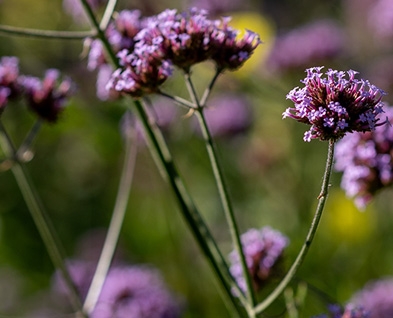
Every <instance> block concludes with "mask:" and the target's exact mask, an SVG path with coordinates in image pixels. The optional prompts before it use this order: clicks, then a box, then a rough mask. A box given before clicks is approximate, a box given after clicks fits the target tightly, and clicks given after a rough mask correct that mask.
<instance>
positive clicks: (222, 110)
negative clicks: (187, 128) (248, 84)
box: [194, 94, 252, 137]
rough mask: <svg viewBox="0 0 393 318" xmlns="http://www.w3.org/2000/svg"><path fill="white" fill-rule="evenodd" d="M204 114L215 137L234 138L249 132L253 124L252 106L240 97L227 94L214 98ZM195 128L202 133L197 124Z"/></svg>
mask: <svg viewBox="0 0 393 318" xmlns="http://www.w3.org/2000/svg"><path fill="white" fill-rule="evenodd" d="M204 113H205V117H206V122H207V125H208V127H209V130H210V133H211V135H212V136H213V137H233V136H235V135H238V134H241V133H244V132H245V131H247V129H249V128H250V126H251V124H252V109H251V106H250V104H249V102H248V101H247V100H246V99H245V98H243V97H241V96H238V95H232V94H226V95H222V96H216V97H214V98H212V99H211V100H210V102H209V103H208V106H207V107H206V108H205V111H204ZM194 126H195V130H196V131H197V132H198V133H200V129H199V126H198V125H197V124H196V122H195V125H194Z"/></svg>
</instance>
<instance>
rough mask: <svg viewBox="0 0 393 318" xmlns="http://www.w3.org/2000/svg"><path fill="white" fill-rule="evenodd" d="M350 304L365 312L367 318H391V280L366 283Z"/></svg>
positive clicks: (392, 309)
mask: <svg viewBox="0 0 393 318" xmlns="http://www.w3.org/2000/svg"><path fill="white" fill-rule="evenodd" d="M351 303H353V304H355V305H358V306H362V307H363V308H364V309H365V310H367V311H368V312H369V313H370V315H369V318H387V317H393V279H392V278H386V279H381V280H377V281H373V282H370V283H368V284H367V285H366V286H365V287H364V288H363V289H362V290H360V291H358V292H357V293H356V294H355V295H354V296H353V297H352V299H351Z"/></svg>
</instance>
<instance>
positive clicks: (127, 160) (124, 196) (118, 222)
mask: <svg viewBox="0 0 393 318" xmlns="http://www.w3.org/2000/svg"><path fill="white" fill-rule="evenodd" d="M125 144H126V153H125V157H124V164H123V169H122V173H121V179H120V183H119V189H118V192H117V197H116V203H115V207H114V209H113V213H112V218H111V222H110V224H109V227H108V232H107V235H106V238H105V242H104V246H103V248H102V252H101V255H100V258H99V260H98V264H97V268H96V271H95V273H94V276H93V280H92V282H91V285H90V288H89V291H88V293H87V296H86V299H85V302H84V304H83V309H84V310H85V312H87V313H89V314H91V312H92V311H93V310H94V308H95V306H96V303H97V300H98V297H99V295H100V293H101V290H102V286H103V285H104V282H105V278H106V275H107V273H108V271H109V267H110V265H111V262H112V259H113V255H114V252H115V250H116V246H117V242H118V240H119V235H120V231H121V227H122V225H123V221H124V216H125V213H126V209H127V203H128V197H129V193H130V189H131V184H132V179H133V175H134V168H135V160H136V155H137V140H136V131H135V130H133V133H132V134H131V135H130V136H126V139H125Z"/></svg>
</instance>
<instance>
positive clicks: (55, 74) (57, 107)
mask: <svg viewBox="0 0 393 318" xmlns="http://www.w3.org/2000/svg"><path fill="white" fill-rule="evenodd" d="M20 81H21V85H22V87H23V88H24V90H25V94H26V97H27V101H28V105H29V107H30V108H31V109H32V110H33V111H34V112H35V113H36V114H37V115H38V116H39V117H41V118H42V119H44V120H46V121H49V122H55V121H56V120H57V119H58V117H59V115H60V113H61V112H62V111H63V109H64V107H65V103H66V101H67V98H68V97H69V96H70V95H71V94H72V93H73V92H74V85H73V82H72V81H71V80H70V79H69V78H65V79H63V80H60V72H59V71H58V70H55V69H50V70H48V71H46V73H45V77H44V79H43V80H40V79H39V78H37V77H32V76H25V77H22V78H21V80H20Z"/></svg>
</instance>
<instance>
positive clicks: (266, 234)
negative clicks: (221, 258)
mask: <svg viewBox="0 0 393 318" xmlns="http://www.w3.org/2000/svg"><path fill="white" fill-rule="evenodd" d="M241 242H242V246H243V252H244V254H245V258H246V262H247V267H248V270H249V272H250V275H251V279H252V281H253V283H254V288H255V289H256V290H260V289H261V288H262V287H263V286H264V284H265V283H266V282H267V281H268V280H269V278H272V277H273V276H274V274H276V273H275V271H276V270H277V268H278V263H279V261H280V260H281V259H282V255H283V252H284V249H285V248H286V247H287V245H288V244H289V240H288V238H287V237H286V236H284V235H283V234H281V233H280V232H279V231H276V230H274V229H272V228H271V227H268V226H266V227H263V228H261V229H260V230H257V229H250V230H248V231H247V232H245V233H244V234H242V235H241ZM229 260H230V263H231V267H230V272H231V274H232V276H233V277H234V278H235V280H236V282H237V284H238V286H239V287H240V289H241V290H243V291H246V281H245V279H244V276H243V270H242V266H241V263H240V257H239V254H238V253H237V252H236V251H232V252H231V253H230V254H229Z"/></svg>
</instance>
